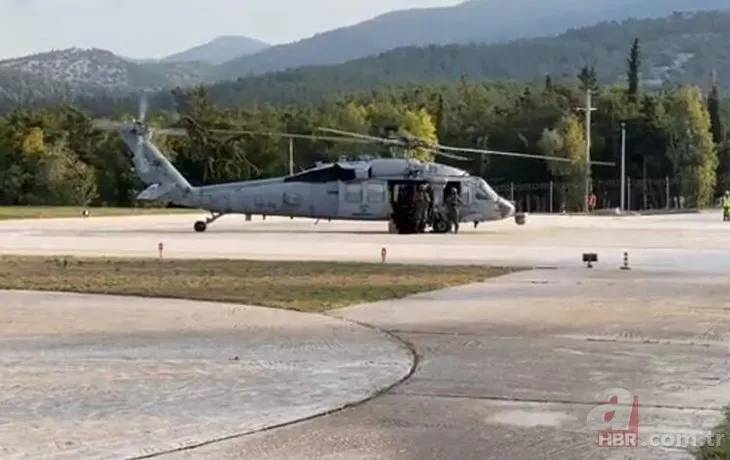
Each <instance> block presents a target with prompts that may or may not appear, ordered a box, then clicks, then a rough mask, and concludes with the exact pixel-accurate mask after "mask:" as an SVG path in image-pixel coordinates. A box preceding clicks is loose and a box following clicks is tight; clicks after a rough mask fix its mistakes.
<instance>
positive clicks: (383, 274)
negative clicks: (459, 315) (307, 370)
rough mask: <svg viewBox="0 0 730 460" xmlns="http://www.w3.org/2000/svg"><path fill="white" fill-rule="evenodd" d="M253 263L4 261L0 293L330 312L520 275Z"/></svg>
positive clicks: (468, 269) (467, 269) (477, 269)
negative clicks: (116, 297) (40, 292)
mask: <svg viewBox="0 0 730 460" xmlns="http://www.w3.org/2000/svg"><path fill="white" fill-rule="evenodd" d="M517 270H518V269H515V268H495V267H482V266H426V265H391V264H374V263H335V262H268V261H251V260H178V259H171V260H157V259H123V258H104V259H103V258H74V257H21V256H17V257H16V256H4V257H0V288H1V289H21V290H44V291H68V292H80V293H101V294H119V295H142V296H154V297H171V298H186V299H196V300H210V301H221V302H235V303H242V304H249V305H261V306H268V307H276V308H286V309H292V310H299V311H325V310H329V309H333V308H339V307H345V306H348V305H355V304H359V303H365V302H374V301H379V300H386V299H394V298H400V297H404V296H407V295H411V294H416V293H419V292H424V291H433V290H437V289H441V288H445V287H450V286H458V285H463V284H468V283H474V282H480V281H484V280H486V279H488V278H492V277H496V276H500V275H504V274H507V273H510V272H514V271H517Z"/></svg>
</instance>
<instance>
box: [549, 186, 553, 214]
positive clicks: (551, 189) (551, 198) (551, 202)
mask: <svg viewBox="0 0 730 460" xmlns="http://www.w3.org/2000/svg"><path fill="white" fill-rule="evenodd" d="M549 209H550V214H552V213H553V181H550V208H549Z"/></svg>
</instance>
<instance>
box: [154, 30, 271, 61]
mask: <svg viewBox="0 0 730 460" xmlns="http://www.w3.org/2000/svg"><path fill="white" fill-rule="evenodd" d="M270 47H271V45H270V44H268V43H265V42H262V41H261V40H256V39H254V38H249V37H245V36H242V35H223V36H220V37H216V38H214V39H213V40H211V41H209V42H206V43H203V44H201V45H197V46H193V47H191V48H188V49H186V50H183V51H179V52H177V53H173V54H171V55H169V56H166V57H164V58H162V59H160V61H161V62H204V63H207V64H212V65H218V64H223V63H224V62H227V61H230V60H232V59H235V58H238V57H241V56H246V55H249V54H253V53H257V52H259V51H263V50H265V49H267V48H270Z"/></svg>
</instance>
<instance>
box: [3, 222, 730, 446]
mask: <svg viewBox="0 0 730 460" xmlns="http://www.w3.org/2000/svg"><path fill="white" fill-rule="evenodd" d="M145 219H147V220H144V219H142V218H135V219H133V220H127V219H125V220H124V221H122V220H120V219H117V220H114V219H102V218H99V219H88V220H86V221H82V220H74V221H73V222H71V221H67V222H65V223H61V224H59V225H58V226H55V225H54V226H53V228H50V229H49V228H48V227H47V226H46V228H43V227H41V226H40V225H38V224H37V223H36V224H35V225H36V226H35V227H33V226H32V225H31V226H30V227H29V226H28V225H27V224H25V227H23V226H22V225H19V224H15V223H13V224H7V225H3V224H0V235H3V234H4V235H6V236H8V237H10V236H12V235H15V236H16V238H18V239H21V240H23V241H24V243H23V244H22V245H20V246H19V249H20V250H19V251H13V250H12V247H10V248H7V247H6V249H5V250H6V251H8V252H20V251H26V252H31V251H36V252H38V251H40V252H45V251H47V250H48V249H45V248H50V247H56V249H57V252H62V253H95V254H107V255H117V254H119V253H120V252H124V253H125V255H142V254H144V253H149V254H148V255H150V256H152V255H154V251H156V244H157V241H159V240H164V241H165V246H166V248H170V250H169V253H170V256H171V257H175V256H178V257H187V256H190V255H191V254H193V252H195V255H196V256H197V257H205V256H206V255H208V256H210V254H208V252H212V253H213V254H220V253H222V252H223V251H227V253H228V256H229V257H255V258H281V259H301V258H321V259H340V260H348V259H349V260H378V259H379V250H380V247H383V246H387V247H388V252H389V256H390V260H393V261H402V262H422V261H428V262H431V263H455V262H462V263H463V262H467V261H469V262H471V263H484V264H489V263H509V264H520V265H529V266H536V265H550V266H555V267H557V269H554V270H533V271H526V272H520V273H516V274H513V275H509V276H506V277H503V278H499V279H496V280H491V281H488V282H486V283H483V284H477V285H471V286H465V287H460V288H454V289H449V290H444V291H440V292H435V293H428V294H421V295H417V296H413V297H411V298H408V299H403V300H399V301H392V302H381V303H376V304H369V305H361V306H357V307H351V308H347V309H343V310H339V311H336V312H333V313H332V315H333V316H336V317H341V318H345V319H348V320H354V321H358V322H363V323H369V324H374V325H376V326H378V327H380V328H383V329H385V330H388V331H391V332H392V333H393V334H395V335H397V336H398V337H400V338H401V339H403V340H404V341H406V342H407V343H409V344H411V345H412V346H413V348H414V349H415V350H416V351H417V353H418V358H419V359H418V368H417V369H416V371H415V373H414V375H413V376H412V377H411V378H410V379H408V380H407V381H406V382H405V383H403V384H401V385H399V386H397V387H395V388H394V389H393V390H391V391H389V392H387V393H386V394H385V395H382V396H379V397H378V398H376V399H374V400H371V401H369V402H367V403H365V404H363V405H360V406H357V407H352V408H348V409H345V410H343V411H341V412H337V413H334V414H331V415H327V416H323V417H319V418H315V419H312V420H309V421H305V422H301V423H297V424H294V425H291V426H288V427H284V428H277V429H275V430H271V431H266V432H261V433H257V434H251V435H249V436H245V437H241V438H238V439H233V440H229V441H223V442H219V443H214V444H211V445H208V446H204V447H200V448H198V449H194V450H188V451H182V452H178V453H174V454H170V455H166V456H164V457H163V458H166V459H174V460H180V459H211V460H213V459H215V460H218V459H220V460H226V459H262V460H268V459H301V460H306V459H320V458H321V459H342V460H354V459H377V458H381V459H393V460H411V459H418V460H424V459H434V460H436V459H458V460H461V459H464V460H466V459H479V460H483V459H490V458H495V459H497V458H499V459H503V458H511V459H522V458H524V459H528V458H529V459H535V458H545V459H589V458H590V459H593V458H611V459H614V458H615V459H619V458H642V459H653V458H657V459H659V458H662V459H666V458H670V459H673V458H677V459H679V458H689V455H688V453H687V450H686V449H685V448H684V447H683V446H676V445H675V446H665V447H661V446H656V447H651V448H649V447H647V448H640V449H605V448H598V447H596V446H595V439H596V433H595V432H592V431H590V430H589V429H588V427H587V426H586V416H587V413H588V411H589V410H590V409H591V408H593V407H594V405H595V402H596V398H597V395H598V393H600V392H601V390H604V389H607V388H616V387H625V388H627V389H629V390H630V391H632V392H634V393H635V394H636V395H637V396H638V398H639V404H640V412H639V415H640V428H639V430H640V438H642V439H644V440H646V439H647V437H648V435H649V434H651V433H658V434H667V435H672V434H682V435H690V436H691V435H696V436H697V437H698V438H701V437H703V436H704V435H706V434H707V433H708V432H709V430H710V429H711V428H712V426H713V425H714V424H716V423H717V422H718V421H719V420H720V416H721V408H722V407H723V406H724V405H725V404H727V403H728V402H729V401H728V400H729V399H730V397H728V395H729V394H730V384H729V383H728V379H727V375H728V367H730V364H728V361H727V359H726V354H727V349H728V342H727V338H728V329H729V328H730V314H729V312H730V305H728V301H727V299H728V294H730V292H729V291H730V288H729V287H728V286H727V283H726V276H727V274H728V272H730V257H728V255H730V251H727V250H726V249H724V248H730V231H728V230H730V229H728V228H727V224H723V223H722V222H721V219H720V216H719V214H717V213H704V214H694V215H675V216H653V217H623V218H612V217H600V218H599V217H563V216H531V217H530V220H529V221H528V225H526V226H524V227H517V226H514V225H512V226H508V225H507V223H499V224H496V225H493V226H488V225H484V226H483V228H482V227H480V228H479V229H476V230H474V229H468V230H467V231H465V232H464V233H463V234H460V235H418V236H406V237H404V236H396V235H387V234H382V233H377V231H378V229H379V228H378V227H376V226H375V225H372V224H362V223H334V222H333V223H323V222H320V223H319V224H318V225H317V226H314V225H313V224H312V223H311V222H306V221H305V222H302V221H296V220H295V221H294V222H289V221H288V220H285V221H282V220H276V219H267V222H260V221H255V222H253V223H248V224H246V223H244V222H243V219H240V220H238V221H237V220H235V219H234V218H231V220H230V221H228V222H227V223H226V218H224V219H222V220H221V221H219V222H216V224H214V225H213V226H211V228H210V230H209V233H206V234H203V235H195V234H191V233H189V232H191V231H189V230H187V229H186V228H185V227H186V225H184V224H186V223H187V224H188V225H187V226H189V224H191V223H192V222H188V221H192V220H194V219H193V218H190V217H185V218H184V219H183V218H182V217H180V216H175V217H167V218H159V217H157V218H153V219H150V218H145ZM94 221H96V222H94ZM36 222H37V221H36ZM147 223H149V225H147ZM219 223H220V224H221V225H220V227H217V226H218V224H219ZM224 223H225V224H226V225H223V224H224ZM133 226H136V227H135V228H132V227H133ZM381 227H382V225H381ZM348 232H355V233H358V234H357V236H356V237H353V236H352V235H351V234H348ZM193 240H195V241H197V242H196V244H195V245H191V241H193ZM120 241H124V244H123V245H122V244H120ZM434 242H438V244H434ZM54 245H55V246H54ZM120 246H123V247H124V249H123V250H119V249H115V248H118V247H120ZM33 248H35V249H33ZM147 248H149V249H147ZM267 250H269V251H270V253H268V254H264V252H266V251H267ZM145 251H146V252H145ZM585 251H591V252H597V253H598V254H599V263H598V264H597V267H596V268H595V269H593V270H589V269H585V268H582V267H581V264H580V253H581V252H585ZM623 251H629V253H630V260H631V265H632V268H633V269H632V270H630V271H622V270H619V269H618V267H619V266H620V264H621V257H622V253H623ZM307 329H308V328H307ZM179 340H180V341H181V342H182V341H184V339H179ZM198 422H199V427H200V429H203V428H202V427H205V426H206V425H205V421H204V420H203V421H201V420H198ZM190 423H194V421H193V420H192V419H191V422H190ZM206 429H208V428H206ZM210 430H211V433H212V432H213V431H215V429H214V428H211V429H210Z"/></svg>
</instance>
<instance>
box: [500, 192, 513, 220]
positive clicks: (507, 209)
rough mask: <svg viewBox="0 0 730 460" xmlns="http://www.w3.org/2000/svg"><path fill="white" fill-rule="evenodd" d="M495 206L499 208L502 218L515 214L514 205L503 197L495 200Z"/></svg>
mask: <svg viewBox="0 0 730 460" xmlns="http://www.w3.org/2000/svg"><path fill="white" fill-rule="evenodd" d="M497 208H498V209H499V214H500V215H501V216H502V219H506V218H507V217H511V216H513V215H514V214H515V206H514V205H513V204H512V203H510V202H509V201H507V200H505V199H504V198H501V197H500V198H499V200H498V201H497Z"/></svg>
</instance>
